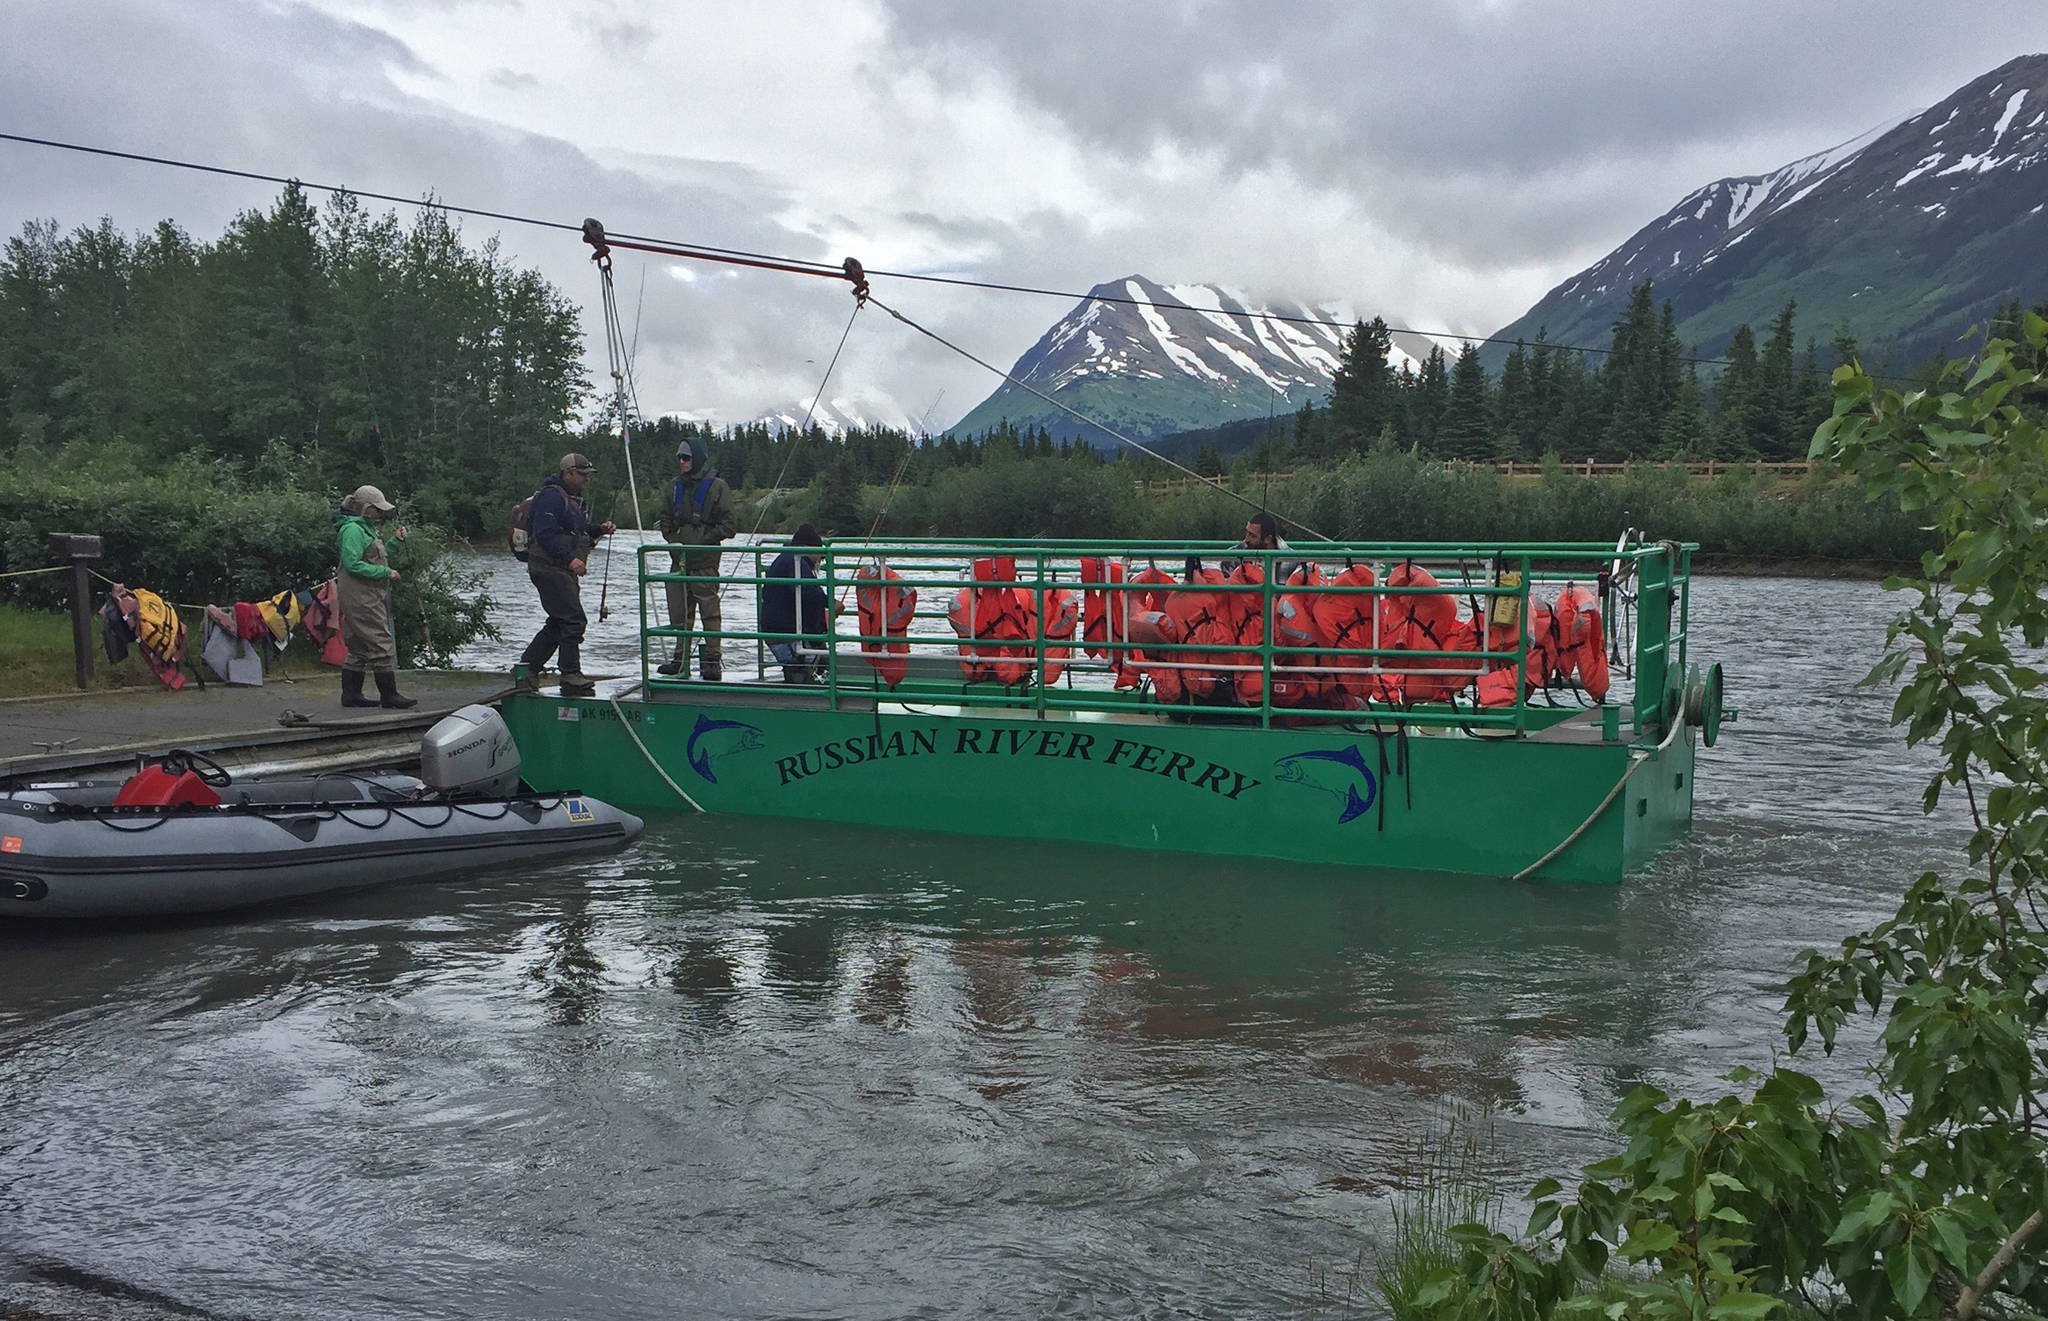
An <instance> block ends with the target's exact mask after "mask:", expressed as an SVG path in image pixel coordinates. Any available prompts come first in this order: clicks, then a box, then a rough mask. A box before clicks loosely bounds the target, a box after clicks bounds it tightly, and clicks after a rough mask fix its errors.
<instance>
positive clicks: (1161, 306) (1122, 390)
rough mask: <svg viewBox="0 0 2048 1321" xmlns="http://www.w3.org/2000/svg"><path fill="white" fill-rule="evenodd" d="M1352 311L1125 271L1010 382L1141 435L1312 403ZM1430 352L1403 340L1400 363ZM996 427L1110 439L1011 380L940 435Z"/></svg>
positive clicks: (1066, 319) (1048, 335) (1338, 354)
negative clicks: (1260, 299) (1257, 298)
mask: <svg viewBox="0 0 2048 1321" xmlns="http://www.w3.org/2000/svg"><path fill="white" fill-rule="evenodd" d="M1357 319H1358V318H1357V315H1356V313H1354V312H1353V310H1352V309H1351V307H1350V305H1349V304H1346V303H1343V302H1339V301H1328V302H1322V303H1316V304H1309V303H1305V302H1298V301H1287V302H1280V303H1272V304H1257V303H1254V302H1253V301H1252V300H1250V299H1249V298H1248V297H1247V296H1246V295H1245V294H1244V293H1242V292H1241V291H1239V290H1236V289H1233V288H1230V287H1229V286H1226V285H1217V284H1193V285H1188V284H1181V285H1162V284H1158V283H1155V282H1154V281H1152V280H1150V279H1147V278H1146V277H1145V276H1142V275H1137V274H1132V275H1127V276H1124V277H1122V278H1121V279H1116V280H1108V281H1104V282H1103V283H1101V284H1098V285H1096V286H1095V287H1094V288H1092V289H1090V290H1089V291H1088V294H1087V295H1086V296H1085V297H1083V298H1082V299H1081V301H1080V302H1079V303H1077V304H1076V305H1075V306H1074V308H1073V309H1072V310H1071V311H1069V312H1068V313H1067V314H1066V315H1065V316H1063V317H1061V318H1060V319H1059V320H1058V321H1056V322H1054V323H1053V325H1052V326H1051V327H1050V328H1048V329H1047V330H1046V332H1045V333H1044V334H1043V335H1041V336H1040V337H1039V339H1038V342H1037V343H1035V344H1033V345H1032V346H1031V348H1030V349H1028V350H1026V351H1025V353H1024V354H1023V355H1022V356H1021V357H1019V358H1018V359H1017V362H1016V364H1015V365H1014V366H1013V367H1012V368H1011V369H1010V375H1011V376H1013V377H1015V378H1016V379H1017V380H1020V381H1023V382H1026V383H1028V384H1029V385H1031V386H1033V387H1035V388H1036V389H1038V390H1041V391H1043V392H1044V393H1045V394H1047V395H1050V396H1052V397H1054V398H1056V399H1058V400H1059V401H1060V402H1061V403H1064V404H1066V405H1067V406H1068V407H1070V408H1073V409H1074V410H1075V411H1076V412H1079V413H1082V414H1084V415H1086V416H1088V417H1089V418H1092V419H1094V420H1095V421H1096V422H1099V423H1101V424H1102V426H1107V427H1110V428H1113V429H1115V430H1116V431H1118V432H1121V433H1122V434H1124V435H1127V436H1130V437H1132V438H1134V439H1138V440H1148V439H1152V438H1155V437H1158V436H1164V435H1171V434H1174V433H1177V432H1181V431H1188V430H1192V429H1198V428H1203V427H1212V426H1217V425H1220V424H1223V423H1227V422H1232V421H1242V420H1248V419H1251V418H1256V417H1262V416H1267V415H1269V414H1276V413H1290V412H1293V411H1295V410H1296V409H1299V408H1300V407H1301V406H1302V405H1303V404H1304V403H1309V402H1315V403H1321V402H1322V400H1323V398H1324V397H1325V396H1326V395H1327V394H1328V392H1329V388H1330V382H1331V380H1332V379H1333V377H1334V376H1335V373H1336V370H1337V366H1338V364H1339V362H1340V360H1341V358H1342V355H1343V347H1344V337H1345V336H1346V335H1347V334H1349V333H1350V329H1351V327H1352V325H1353V324H1354V323H1355V322H1356V321H1357ZM1418 351H1419V352H1420V353H1427V351H1428V350H1427V348H1425V347H1423V346H1422V342H1421V341H1420V337H1415V336H1408V335H1405V334H1404V335H1403V336H1402V337H1401V339H1400V342H1399V343H1398V344H1397V346H1396V348H1395V351H1394V355H1393V356H1394V361H1395V365H1396V367H1397V369H1398V367H1399V365H1400V364H1401V363H1402V362H1412V361H1417V359H1416V357H1415V355H1416V353H1417V352H1418ZM1004 422H1008V423H1009V424H1011V425H1013V426H1016V427H1019V428H1026V427H1040V428H1043V429H1044V430H1045V431H1047V432H1048V433H1049V434H1051V435H1052V436H1053V437H1054V438H1055V439H1079V440H1087V441H1089V442H1090V443H1093V444H1098V445H1102V444H1114V443H1115V441H1114V438H1113V437H1111V436H1109V435H1108V434H1106V433H1105V432H1104V431H1103V429H1102V426H1096V425H1091V424H1088V423H1083V422H1081V421H1079V420H1078V419H1076V418H1074V417H1073V416H1072V415H1071V414H1068V413H1066V412H1064V411H1063V410H1061V409H1059V408H1057V407H1055V406H1054V405H1051V404H1048V403H1046V402H1045V401H1044V400H1043V399H1040V398H1038V397H1036V396H1035V395H1033V394H1031V392H1030V391H1028V390H1023V389H1020V388H1018V387H1017V386H1015V385H1012V384H1011V383H1009V382H1007V381H1006V382H1004V383H1003V384H1002V385H1001V386H999V387H998V388H997V389H996V390H995V391H994V392H993V393H992V394H990V395H989V397H988V398H986V399H984V400H982V402H981V403H979V404H977V405H975V407H974V408H972V409H970V410H968V412H967V413H966V414H965V415H963V416H962V417H961V418H960V420H959V421H957V422H955V423H954V424H953V425H952V426H951V427H948V428H946V431H948V432H950V433H952V434H954V435H962V436H964V435H975V434H980V433H982V432H986V431H990V430H993V429H994V428H996V427H998V426H1000V425H1002V424H1003V423H1004Z"/></svg>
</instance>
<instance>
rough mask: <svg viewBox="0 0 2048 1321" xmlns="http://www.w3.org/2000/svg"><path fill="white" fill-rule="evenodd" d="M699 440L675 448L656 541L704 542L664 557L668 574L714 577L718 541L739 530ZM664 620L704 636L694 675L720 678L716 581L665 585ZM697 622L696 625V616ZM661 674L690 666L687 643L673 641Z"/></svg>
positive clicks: (728, 495) (727, 492)
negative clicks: (672, 476)
mask: <svg viewBox="0 0 2048 1321" xmlns="http://www.w3.org/2000/svg"><path fill="white" fill-rule="evenodd" d="M705 460H706V451H705V446H704V441H703V439H702V438H701V437H697V436H692V437H689V438H688V439H686V440H684V441H683V443H682V444H681V445H679V446H678V447H677V448H676V479H675V481H674V482H673V483H671V484H670V486H669V490H668V503H667V505H666V506H664V508H663V509H662V514H661V535H662V539H663V540H664V541H666V542H668V543H669V544H670V545H672V546H704V547H708V548H709V549H706V550H692V551H685V552H682V553H681V554H674V553H672V554H671V555H670V556H669V572H671V573H696V574H706V575H712V576H715V575H716V574H717V573H718V561H719V554H718V543H720V542H721V541H724V540H725V539H726V538H728V537H730V536H732V534H733V533H735V532H737V531H739V516H738V514H737V513H736V512H735V511H734V509H733V499H732V488H731V487H729V486H727V485H726V484H725V479H724V478H722V477H720V476H719V475H718V474H717V473H716V472H713V471H712V470H711V465H710V464H709V463H707V462H706V461H705ZM665 586H666V587H667V593H666V594H667V596H668V622H669V626H670V627H672V628H681V629H689V630H692V631H694V630H696V629H697V628H699V627H700V626H701V627H702V629H703V630H704V632H705V633H707V634H710V635H711V636H709V637H706V638H705V639H704V641H703V645H702V647H701V649H700V650H699V652H698V673H699V674H701V675H703V677H704V678H705V680H706V681H708V682H711V683H716V682H718V681H719V680H720V679H723V678H724V677H725V643H724V640H723V639H721V638H720V637H718V636H717V635H718V634H719V633H721V632H723V631H724V629H725V616H724V613H723V612H722V611H721V610H720V608H719V601H718V584H717V583H709V582H705V583H667V584H665ZM700 619H701V620H702V623H701V625H700V624H699V620H700ZM659 668H660V672H661V673H663V674H686V673H688V672H689V668H690V642H689V639H688V638H677V639H676V652H675V655H674V656H673V657H671V658H670V659H669V660H667V661H665V662H663V664H662V665H661V666H660V667H659Z"/></svg>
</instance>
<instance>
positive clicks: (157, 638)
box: [135, 587, 185, 664]
mask: <svg viewBox="0 0 2048 1321" xmlns="http://www.w3.org/2000/svg"><path fill="white" fill-rule="evenodd" d="M135 640H136V641H137V642H139V643H140V644H142V648H143V650H144V651H147V652H149V653H150V654H151V655H152V656H155V657H156V658H157V659H158V660H161V661H165V662H169V663H172V664H175V663H177V662H178V661H179V660H180V659H182V658H183V657H184V655H185V621H184V620H182V619H179V618H178V612H177V611H176V610H174V609H172V608H171V603H170V602H169V601H166V600H164V599H163V598H162V597H161V596H158V595H157V594H156V593H155V592H152V591H150V590H149V589H148V588H146V587H138V588H136V589H135Z"/></svg>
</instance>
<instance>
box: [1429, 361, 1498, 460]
mask: <svg viewBox="0 0 2048 1321" xmlns="http://www.w3.org/2000/svg"><path fill="white" fill-rule="evenodd" d="M1492 411H1493V410H1492V397H1491V392H1490V390H1489V389H1488V386H1487V381H1486V368H1485V367H1483V366H1481V365H1480V362H1479V347H1478V346H1477V345H1476V344H1473V343H1471V342H1470V341H1467V342H1466V344H1465V346H1464V348H1462V349H1460V350H1459V351H1458V365H1457V366H1456V367H1455V368H1453V369H1452V371H1451V394H1450V403H1449V405H1448V407H1446V408H1445V410H1444V421H1443V431H1442V434H1441V436H1440V437H1439V441H1438V443H1439V448H1440V451H1441V453H1442V454H1443V456H1444V457H1445V458H1450V459H1468V460H1474V461H1477V460H1484V459H1486V458H1488V457H1490V455H1491V454H1492V436H1491V434H1490V433H1491V425H1490V424H1491V414H1492Z"/></svg>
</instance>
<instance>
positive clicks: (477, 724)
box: [420, 706, 519, 798]
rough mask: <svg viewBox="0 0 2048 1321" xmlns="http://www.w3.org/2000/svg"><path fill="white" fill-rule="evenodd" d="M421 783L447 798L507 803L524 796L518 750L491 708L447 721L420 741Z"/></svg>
mask: <svg viewBox="0 0 2048 1321" xmlns="http://www.w3.org/2000/svg"><path fill="white" fill-rule="evenodd" d="M420 779H422V780H424V781H425V782H426V785H427V788H429V789H431V790H433V791H434V792H435V793H438V794H441V795H442V796H444V797H447V798H504V797H507V796H508V795H511V794H516V793H518V792H519V745H518V744H517V743H516V742H514V741H513V739H512V731H511V730H509V729H507V728H506V727H505V721H504V718H503V717H501V716H500V715H499V714H498V713H497V712H496V711H494V710H492V709H491V708H490V707H488V706H465V707H463V708H462V709H461V710H459V711H457V712H455V713H454V714H453V715H449V716H444V717H443V718H442V719H441V720H440V721H439V722H438V723H436V724H435V726H434V727H433V728H432V729H430V730H428V731H427V733H426V737H424V738H422V739H421V740H420Z"/></svg>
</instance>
